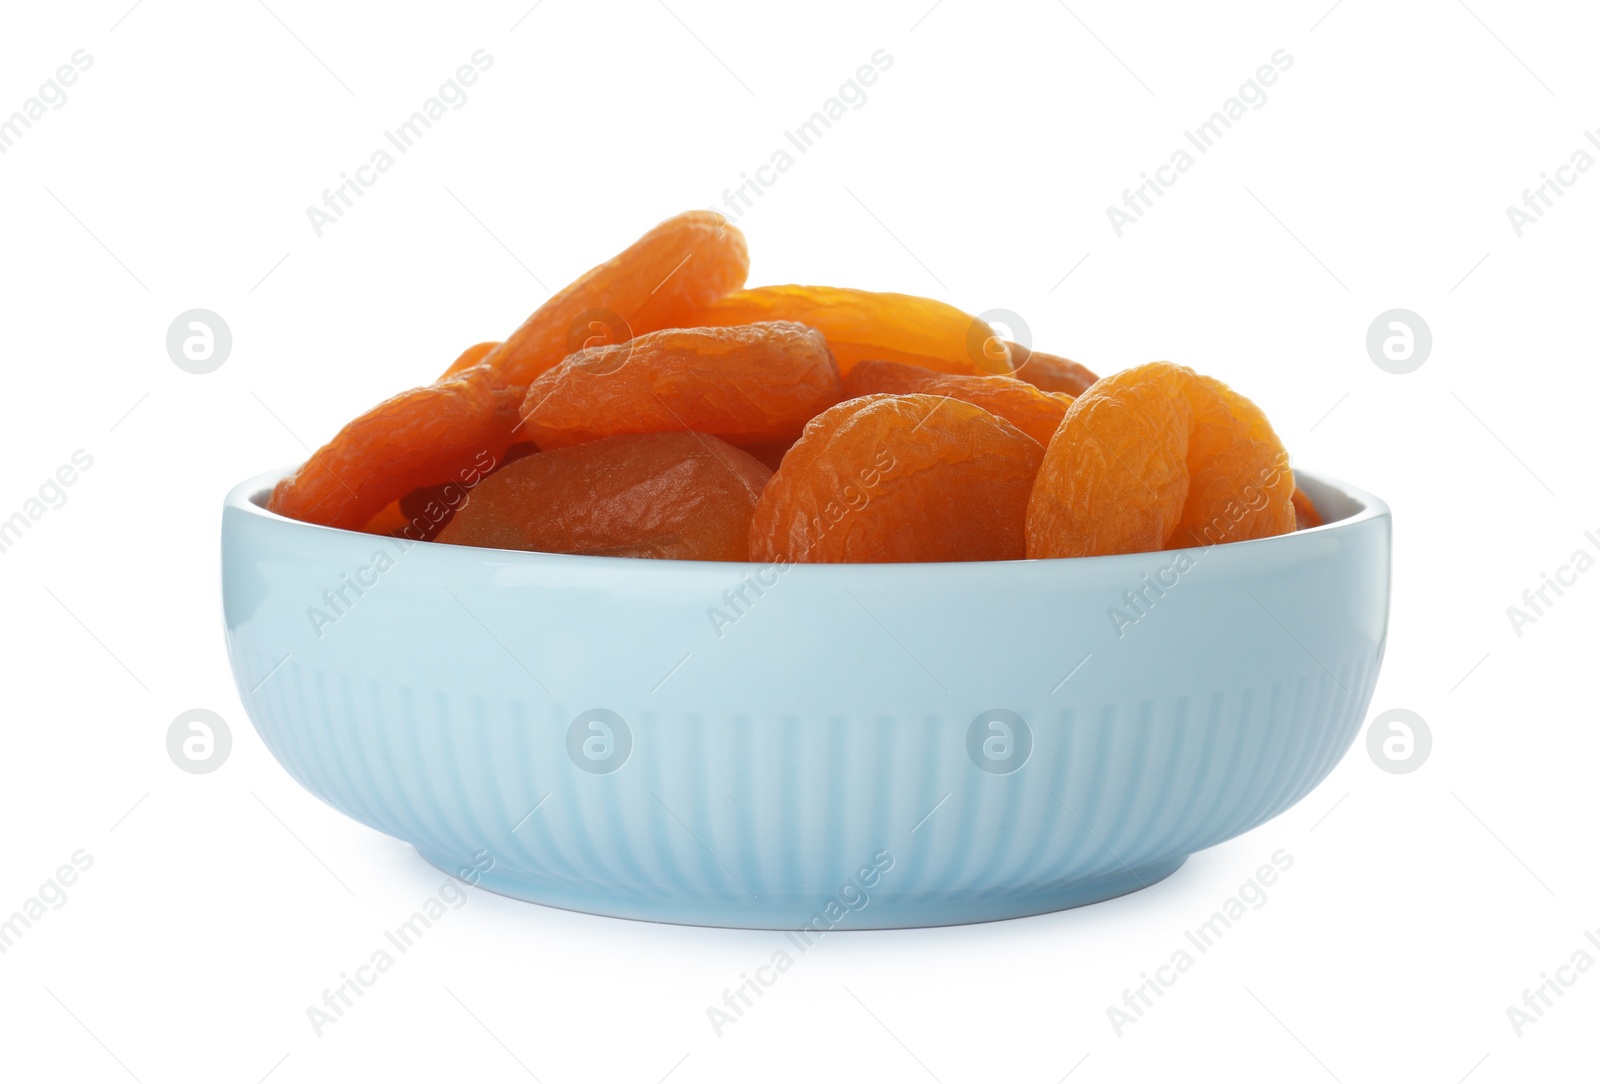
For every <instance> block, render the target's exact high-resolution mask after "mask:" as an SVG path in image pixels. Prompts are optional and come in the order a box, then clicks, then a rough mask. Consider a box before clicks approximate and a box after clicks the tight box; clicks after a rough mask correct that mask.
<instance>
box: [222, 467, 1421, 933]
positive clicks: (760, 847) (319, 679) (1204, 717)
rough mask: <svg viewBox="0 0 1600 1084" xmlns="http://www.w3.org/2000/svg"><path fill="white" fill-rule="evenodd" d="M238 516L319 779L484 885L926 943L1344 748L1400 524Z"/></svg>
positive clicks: (304, 769) (270, 658)
mask: <svg viewBox="0 0 1600 1084" xmlns="http://www.w3.org/2000/svg"><path fill="white" fill-rule="evenodd" d="M284 473H285V472H284V471H278V472H274V473H271V474H266V475H262V476H260V477H257V478H253V479H250V480H249V481H247V482H244V483H243V484H241V485H240V486H238V487H237V488H236V489H234V490H233V492H232V493H230V494H229V495H228V498H227V501H226V504H225V507H224V509H223V517H222V571H223V606H224V614H225V618H226V627H227V640H228V654H229V659H230V661H231V663H232V667H233V673H234V678H235V680H236V682H237V684H238V688H239V694H240V696H241V698H242V700H243V702H244V705H245V709H246V711H247V712H248V714H249V716H250V719H251V721H252V722H253V723H254V725H255V728H256V731H257V732H258V733H259V734H260V735H261V739H262V741H263V742H265V743H266V746H267V748H268V749H269V750H271V752H272V754H273V756H274V757H276V758H277V760H278V762H279V763H280V764H282V765H283V767H284V769H285V770H287V771H288V772H289V774H290V775H292V776H293V777H294V778H295V779H296V780H298V781H299V782H300V784H301V785H302V786H304V787H305V788H306V789H307V790H309V791H310V792H311V793H312V794H315V795H316V796H317V797H319V798H321V799H322V800H323V801H324V802H326V803H327V804H328V805H330V806H332V807H333V808H334V809H337V810H339V811H340V812H342V813H344V814H346V815H348V816H350V817H354V818H355V819H356V820H358V821H360V822H362V823H363V824H367V825H370V826H371V827H373V828H376V829H377V830H378V831H380V832H383V833H386V834H388V835H390V836H394V837H396V838H397V839H401V840H405V841H406V842H408V843H410V844H412V846H414V847H415V848H416V850H417V852H418V853H419V854H420V855H421V856H422V858H423V859H425V860H426V861H428V862H430V863H432V864H433V865H434V866H436V867H438V868H439V869H441V870H443V871H445V872H447V873H449V874H451V875H452V876H456V877H459V878H461V879H462V880H465V881H467V882H468V883H471V884H477V885H481V886H482V887H485V888H488V889H491V890H493V891H495V892H499V893H502V894H504V895H507V896H513V897H516V898H519V899H523V900H530V901H533V902H535V903H541V904H546V905H549V906H554V907H562V908H568V909H571V910H576V911H584V912H590V913H594V914H601V915H613V916H620V917H625V918H635V919H650V920H656V921H663V922H676V923H688V924H695V925H711V926H732V927H749V928H763V929H784V930H806V931H811V932H810V933H805V934H797V935H795V936H796V937H800V938H809V937H812V936H817V935H818V934H819V933H820V932H821V931H828V930H834V929H849V928H855V929H870V928H895V927H911V926H933V925H945V924H952V923H965V922H981V921H987V920H993V919H1003V918H1013V917H1018V916H1022V915H1030V914H1039V913H1043V912H1047V911H1055V910H1059V909H1062V908H1067V907H1075V906H1078V905H1080V904H1086V903H1093V902H1096V901H1099V900H1105V899H1109V898H1112V897H1114V896H1118V895H1122V894H1124V893H1127V892H1132V891H1137V890H1139V889H1141V888H1144V887H1147V886H1149V885H1152V884H1154V883H1155V882H1157V881H1159V880H1161V879H1162V878H1164V877H1166V876H1168V875H1169V874H1171V873H1172V872H1173V871H1174V870H1176V869H1177V868H1178V867H1179V866H1181V865H1182V864H1183V862H1184V860H1185V858H1187V857H1188V856H1189V855H1190V854H1192V853H1194V852H1195V851H1198V850H1200V849H1202V848H1205V847H1211V846H1214V845H1216V844H1218V843H1221V842H1222V841H1224V840H1227V839H1229V838H1231V837H1233V836H1237V835H1239V834H1240V833H1242V832H1246V831H1249V830H1250V829H1251V828H1254V827H1255V826H1257V825H1259V824H1261V823H1262V822H1264V821H1266V820H1268V819H1270V818H1271V817H1274V816H1276V815H1277V814H1278V813H1281V812H1282V811H1284V810H1285V809H1287V808H1289V807H1290V806H1291V805H1293V804H1294V803H1295V802H1297V801H1299V800H1300V799H1301V798H1302V797H1304V796H1305V795H1306V794H1307V793H1308V792H1309V791H1310V790H1311V789H1312V788H1313V787H1315V786H1316V785H1317V784H1318V783H1319V782H1320V781H1321V780H1322V779H1323V778H1324V777H1325V776H1326V775H1327V774H1328V773H1329V772H1330V771H1331V770H1332V769H1333V767H1334V765H1335V764H1336V763H1337V762H1338V761H1339V759H1340V757H1342V756H1343V755H1344V753H1345V751H1346V750H1347V749H1348V748H1349V747H1350V745H1351V742H1352V740H1353V738H1354V737H1355V735H1356V733H1357V730H1358V729H1359V727H1360V725H1361V722H1362V719H1363V718H1364V715H1365V712H1366V708H1367V704H1368V701H1369V699H1370V697H1371V694H1372V688H1373V683H1374V682H1375V681H1376V679H1377V674H1378V667H1379V663H1380V661H1381V659H1382V657H1383V647H1384V636H1385V629H1386V625H1387V620H1388V607H1389V562H1390V516H1389V510H1388V508H1387V507H1386V506H1385V505H1384V504H1383V502H1382V501H1380V500H1378V499H1377V498H1375V497H1372V496H1370V495H1369V494H1366V493H1363V492H1361V491H1360V490H1358V489H1355V488H1354V487H1351V486H1348V485H1344V484H1342V483H1339V482H1336V481H1334V480H1332V479H1330V478H1326V477H1323V476H1321V475H1317V474H1314V473H1311V472H1297V477H1298V479H1299V481H1300V484H1301V486H1302V488H1304V489H1305V490H1306V492H1307V493H1308V494H1309V495H1310V496H1311V497H1312V499H1313V500H1314V501H1315V503H1316V505H1317V507H1318V508H1319V510H1320V511H1321V513H1322V514H1323V516H1324V517H1325V518H1326V519H1327V521H1328V522H1327V523H1326V524H1325V525H1323V526H1320V527H1316V528H1312V529H1310V530H1304V531H1298V532H1296V533H1294V534H1290V535H1284V536H1280V537H1276V538H1266V539H1258V540H1253V541H1246V542H1233V543H1223V544H1219V545H1215V546H1210V547H1206V548H1198V549H1191V550H1183V551H1168V552H1159V553H1140V554H1127V555H1119V556H1109V557H1091V558H1072V559H1062V560H1028V561H1005V562H974V563H966V564H893V565H882V564H880V565H821V564H815V565H791V566H782V565H757V564H731V563H720V562H695V561H655V560H643V559H633V558H615V557H583V556H571V555H562V554H545V553H529V552H522V551H511V550H492V549H479V548H472V547H466V546H453V545H442V544H438V543H428V542H422V543H412V542H406V541H403V540H399V539H393V538H387V537H382V536H376V535H367V534H361V533H358V532H354V531H344V530H335V529H331V528H326V527H320V526H315V525H312V524H307V523H301V522H297V521H294V520H290V519H286V518H284V517H282V516H278V515H275V514H273V513H271V512H268V511H267V510H266V509H265V507H264V505H265V501H266V496H267V493H268V492H269V491H270V489H271V486H272V484H273V483H274V482H275V481H277V479H278V478H279V477H281V476H282V475H283V474H284Z"/></svg>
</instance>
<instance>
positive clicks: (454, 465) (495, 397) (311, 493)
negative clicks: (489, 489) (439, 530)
mask: <svg viewBox="0 0 1600 1084" xmlns="http://www.w3.org/2000/svg"><path fill="white" fill-rule="evenodd" d="M521 400H522V392H521V389H520V388H514V387H512V386H511V385H509V384H507V383H506V382H505V380H504V379H503V378H502V377H501V376H500V374H498V373H497V372H495V371H494V370H493V369H490V368H487V367H485V366H482V365H478V366H474V367H473V368H470V369H466V370H463V371H462V372H460V373H458V374H456V375H455V376H452V377H446V378H444V379H441V380H439V381H438V382H437V383H434V384H430V385H428V386H427V387H424V388H413V389H412V390H411V391H406V392H401V393H400V394H399V395H396V396H395V397H394V398H392V399H387V400H385V401H384V402H382V403H379V404H378V405H377V406H375V407H373V408H372V409H371V410H369V411H367V413H365V414H363V415H361V417H359V418H357V419H356V420H355V421H353V422H351V423H350V424H349V425H346V426H345V427H344V428H343V429H341V430H339V432H338V434H337V435H336V436H335V437H334V438H333V439H332V440H331V441H329V442H328V443H327V444H326V445H324V446H323V447H321V448H319V449H318V450H317V451H316V452H315V453H314V454H313V455H312V456H311V458H310V459H308V460H306V461H305V463H303V464H302V465H301V466H300V468H299V469H298V470H296V471H295V472H294V473H293V474H291V475H289V476H288V477H286V478H284V479H283V480H282V481H280V482H279V483H278V484H277V485H276V486H274V487H273V489H272V497H271V499H270V500H269V502H268V504H267V508H268V509H269V510H270V511H273V512H277V513H278V514H280V515H284V516H289V517H290V518H292V519H299V520H304V521H306V522H307V523H320V524H322V525H323V526H324V527H343V528H346V529H349V530H360V529H361V528H362V527H364V526H365V525H366V524H367V522H368V521H369V520H371V519H372V518H373V516H375V515H377V514H378V513H379V512H380V511H382V510H383V508H384V507H385V506H386V505H388V504H389V503H390V502H391V501H396V500H399V499H400V498H401V497H403V496H405V495H406V494H408V493H410V492H411V491H412V490H414V489H419V488H421V487H423V486H431V485H438V484H441V483H444V482H453V481H460V480H462V478H463V477H471V478H474V479H475V478H476V477H478V476H481V475H483V474H486V473H487V472H489V471H491V470H493V469H494V468H495V466H496V465H497V464H498V463H499V460H500V459H501V457H502V456H504V455H505V451H506V448H507V447H509V446H510V444H511V441H512V439H513V436H512V434H513V432H514V430H515V429H516V426H517V421H518V408H519V407H520V405H521Z"/></svg>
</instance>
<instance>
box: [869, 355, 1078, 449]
mask: <svg viewBox="0 0 1600 1084" xmlns="http://www.w3.org/2000/svg"><path fill="white" fill-rule="evenodd" d="M875 392H887V393H889V394H891V395H909V394H913V393H917V392H922V393H925V394H928V395H948V396H950V397H951V398H952V399H961V400H963V401H965V402H968V403H972V404H973V405H974V406H981V407H982V408H983V409H985V410H987V411H988V412H989V413H991V414H997V415H999V416H1000V417H1002V418H1004V419H1005V420H1006V421H1008V422H1010V423H1011V424H1012V425H1014V426H1016V427H1017V428H1018V429H1020V430H1022V431H1023V432H1024V433H1026V434H1028V436H1030V437H1032V438H1033V439H1034V440H1036V441H1038V442H1039V445H1040V447H1043V446H1044V445H1046V444H1049V443H1050V438H1051V437H1052V436H1054V435H1055V431H1056V426H1058V425H1060V424H1061V417H1062V415H1064V414H1065V413H1066V412H1067V407H1068V406H1070V405H1071V403H1072V400H1071V399H1070V398H1068V399H1067V400H1066V401H1065V402H1063V401H1062V400H1061V399H1060V398H1057V397H1056V396H1054V395H1051V394H1050V393H1048V392H1043V391H1040V390H1039V389H1038V388H1036V387H1034V386H1033V385H1032V384H1025V383H1023V382H1022V381H1020V380H1013V379H1012V378H1011V377H1009V376H965V375H961V374H958V373H936V372H934V371H932V370H931V369H923V368H921V367H919V366H916V365H901V364H900V363H899V362H895V361H863V362H860V363H859V364H857V365H856V367H855V368H853V369H851V370H850V374H849V375H848V376H846V377H845V378H844V394H845V397H846V398H848V399H854V398H856V397H857V396H861V395H872V394H873V393H875Z"/></svg>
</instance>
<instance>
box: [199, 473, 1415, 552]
mask: <svg viewBox="0 0 1600 1084" xmlns="http://www.w3.org/2000/svg"><path fill="white" fill-rule="evenodd" d="M299 467H300V464H299V463H294V464H289V465H285V466H281V467H278V468H276V469H274V470H269V471H264V472H262V473H260V474H257V475H254V476H253V477H250V478H246V479H245V480H244V481H242V482H240V483H239V484H237V485H235V486H234V487H233V488H232V489H231V490H229V491H228V494H227V496H226V497H225V498H224V499H223V509H224V511H225V512H233V513H235V514H239V515H245V516H248V517H250V518H252V519H256V520H260V521H262V522H264V523H272V524H276V525H277V526H278V529H280V530H293V531H296V532H298V533H301V534H303V535H305V537H307V538H312V537H316V534H317V533H322V534H325V535H328V536H345V537H356V538H370V539H388V540H391V541H410V540H409V539H406V540H401V539H397V538H395V537H394V536H392V535H377V534H367V533H366V532H364V531H356V530H350V529H348V528H344V527H327V526H324V525H322V524H320V523H308V522H306V521H305V520H298V519H293V518H291V517H289V516H285V515H281V514H279V513H277V512H272V511H269V510H268V509H267V507H266V503H265V498H266V496H267V495H268V494H269V493H270V492H271V490H272V487H273V486H274V485H275V484H276V483H277V482H278V481H279V480H281V479H283V478H285V477H287V476H288V475H289V474H291V473H293V472H294V471H295V470H297V469H299ZM1294 473H1295V478H1296V480H1297V482H1298V481H1299V480H1301V479H1303V478H1304V479H1310V480H1311V481H1312V482H1313V483H1314V484H1315V485H1316V486H1317V487H1319V488H1323V489H1327V490H1331V491H1332V492H1333V493H1335V494H1337V495H1338V496H1340V497H1343V498H1345V499H1346V500H1348V501H1350V502H1352V503H1353V504H1355V505H1356V509H1355V511H1353V512H1351V513H1350V514H1349V515H1347V516H1345V517H1343V518H1342V519H1336V520H1332V521H1329V522H1326V523H1322V524H1320V525H1319V526H1316V527H1307V528H1305V529H1303V530H1296V531H1291V532H1289V533H1288V534H1282V535H1273V536H1271V537H1268V538H1251V539H1243V540H1240V541H1236V542H1220V543H1213V544H1212V545H1211V546H1209V547H1196V546H1190V547H1180V548H1178V549H1172V550H1149V551H1141V552H1137V553H1108V554H1100V555H1097V556H1093V557H1024V558H1020V559H1017V560H1014V561H883V562H855V563H846V562H782V561H690V560H682V559H676V558H657V557H604V556H594V555H590V554H578V553H549V552H545V551H543V550H514V549H498V548H495V547H489V546H463V545H457V544H455V543H451V542H412V544H413V545H423V546H428V547H430V551H426V552H437V553H440V554H446V553H448V554H454V555H457V556H465V555H467V554H471V555H475V556H477V557H479V558H480V559H481V560H485V561H492V562H493V563H496V564H509V563H517V564H524V565H540V564H559V565H566V566H568V567H572V568H574V569H578V568H588V569H589V570H591V571H598V570H600V569H603V568H612V569H616V568H632V569H638V568H642V567H657V568H661V569H662V574H663V575H665V574H666V572H667V571H668V570H680V571H683V570H690V569H693V570H695V571H705V570H721V571H727V570H744V571H745V572H746V573H747V572H748V571H749V570H750V569H755V568H768V567H772V566H782V567H785V568H787V570H788V571H790V572H792V571H794V570H796V569H800V568H804V569H809V570H817V571H813V572H809V573H807V574H808V575H826V574H827V573H826V572H824V571H822V570H826V569H851V570H855V572H856V573H859V572H860V571H861V570H864V569H873V570H882V574H884V575H894V574H895V573H894V572H891V571H889V570H903V569H913V570H924V571H936V570H952V569H967V570H973V569H995V568H1006V569H1014V568H1026V567H1054V568H1062V567H1067V566H1070V567H1073V568H1084V569H1089V568H1096V567H1104V566H1105V565H1107V564H1109V563H1111V562H1117V561H1123V562H1125V561H1127V560H1129V559H1130V558H1144V557H1148V556H1149V555H1150V554H1151V553H1180V552H1184V551H1185V550H1188V551H1190V552H1193V551H1194V550H1197V549H1205V550H1208V551H1209V550H1210V549H1220V550H1225V551H1226V552H1229V553H1239V554H1247V553H1250V552H1255V551H1259V550H1260V549H1262V548H1263V547H1269V546H1277V547H1282V546H1287V545H1300V544H1301V543H1300V542H1299V541H1297V540H1301V539H1310V538H1314V537H1322V536H1325V535H1328V534H1334V533H1340V532H1344V533H1348V532H1351V531H1354V530H1358V529H1359V528H1361V527H1362V526H1364V525H1365V524H1367V523H1370V522H1371V521H1373V520H1378V519H1389V518H1391V517H1392V513H1391V511H1390V509H1389V505H1388V504H1387V503H1386V502H1385V501H1384V500H1383V499H1382V498H1380V497H1378V496H1376V495H1375V494H1372V493H1370V492H1368V491H1367V490H1364V489H1361V488H1360V487H1358V486H1354V485H1351V484H1350V483H1348V482H1345V481H1343V480H1341V479H1338V478H1335V477H1333V476H1332V475H1329V474H1324V473H1322V472H1320V471H1314V470H1306V469H1304V468H1300V467H1296V468H1294Z"/></svg>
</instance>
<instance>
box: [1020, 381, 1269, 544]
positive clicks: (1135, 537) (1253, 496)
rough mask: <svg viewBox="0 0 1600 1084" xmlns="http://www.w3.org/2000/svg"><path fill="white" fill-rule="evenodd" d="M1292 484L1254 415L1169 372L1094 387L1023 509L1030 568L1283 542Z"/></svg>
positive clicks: (1221, 393) (1244, 405)
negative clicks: (1036, 560)
mask: <svg viewBox="0 0 1600 1084" xmlns="http://www.w3.org/2000/svg"><path fill="white" fill-rule="evenodd" d="M1293 488H1294V477H1293V475H1292V473H1290V471H1289V470H1288V465H1287V460H1286V457H1285V455H1284V452H1283V446H1282V444H1281V443H1279V442H1278V439H1277V437H1276V435H1275V434H1273V432H1272V429H1271V427H1270V426H1269V425H1267V424H1266V419H1265V418H1264V417H1262V416H1261V412H1260V410H1258V409H1257V408H1256V406H1255V404H1253V403H1251V402H1250V401H1249V400H1248V399H1245V398H1244V397H1243V396H1240V395H1238V394H1237V393H1235V392H1233V391H1231V390H1230V389H1228V388H1227V387H1226V386H1224V385H1222V384H1221V383H1219V382H1217V381H1215V380H1212V379H1210V378H1209V377H1201V376H1197V375H1196V374H1195V373H1194V372H1193V371H1192V370H1190V369H1187V368H1185V367H1183V366H1181V365H1173V364H1171V363H1169V362H1153V363H1151V364H1148V365H1139V366H1135V367H1134V368H1132V369H1127V370H1124V371H1123V372H1120V373H1117V374H1115V375H1113V376H1109V377H1106V378H1104V379H1102V380H1100V381H1098V382H1097V383H1096V384H1095V385H1094V386H1093V387H1092V388H1090V389H1089V390H1087V391H1086V392H1084V393H1083V394H1082V395H1081V396H1079V397H1078V398H1077V400H1076V401H1075V402H1074V403H1073V405H1072V406H1071V407H1069V408H1068V410H1067V414H1066V417H1065V418H1063V419H1062V422H1061V427H1060V428H1059V429H1058V430H1057V431H1056V435H1055V437H1054V438H1053V439H1052V440H1051V442H1050V445H1049V447H1048V448H1047V449H1046V451H1045V456H1044V463H1043V465H1042V466H1041V467H1040V469H1039V475H1038V478H1037V480H1036V481H1035V482H1034V487H1033V496H1032V499H1031V500H1030V501H1029V505H1028V555H1029V556H1030V557H1087V556H1093V555H1097V554H1108V553H1144V552H1148V551H1151V550H1159V549H1165V548H1171V547H1174V546H1187V545H1205V544H1208V543H1214V542H1222V541H1230V542H1231V541H1239V540H1242V539H1246V538H1261V537H1265V536H1267V535H1273V534H1282V533H1284V532H1286V531H1288V530H1291V529H1292V528H1293V524H1294V520H1293V508H1292V505H1291V504H1290V501H1289V495H1290V493H1291V492H1292V491H1293Z"/></svg>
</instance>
